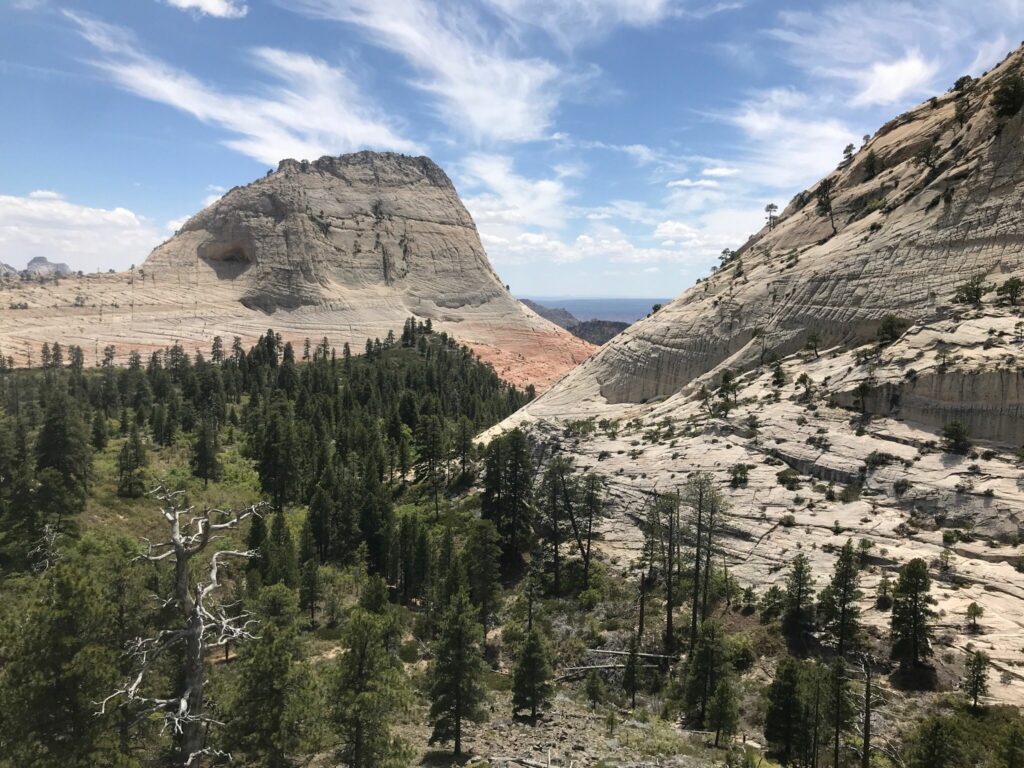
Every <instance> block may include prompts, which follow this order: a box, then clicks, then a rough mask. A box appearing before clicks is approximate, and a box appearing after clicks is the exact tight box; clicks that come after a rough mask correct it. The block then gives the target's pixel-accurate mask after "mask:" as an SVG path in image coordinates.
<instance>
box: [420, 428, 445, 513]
mask: <svg viewBox="0 0 1024 768" xmlns="http://www.w3.org/2000/svg"><path fill="white" fill-rule="evenodd" d="M444 438H445V434H444V422H443V421H442V420H441V419H440V418H438V417H437V416H426V417H424V418H423V419H421V420H420V423H419V427H418V430H417V434H416V447H417V449H418V452H419V460H420V464H421V466H422V472H423V477H424V480H425V481H426V483H427V486H428V487H429V488H430V492H431V497H432V498H433V500H434V517H435V518H437V517H438V516H439V515H440V513H441V491H442V490H443V488H444V459H445V439H444Z"/></svg>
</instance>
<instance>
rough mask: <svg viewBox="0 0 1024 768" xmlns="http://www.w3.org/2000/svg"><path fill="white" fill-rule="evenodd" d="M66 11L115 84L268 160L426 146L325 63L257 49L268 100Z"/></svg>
mask: <svg viewBox="0 0 1024 768" xmlns="http://www.w3.org/2000/svg"><path fill="white" fill-rule="evenodd" d="M64 14H65V16H66V17H67V18H68V19H70V20H71V21H72V22H74V24H75V26H76V27H77V29H78V31H79V33H80V34H81V35H82V37H83V38H84V39H85V40H86V41H88V42H89V43H90V44H91V45H92V46H93V47H94V48H95V49H96V51H97V53H98V54H99V57H98V58H97V59H96V60H95V61H94V62H93V63H94V65H95V66H96V67H97V68H98V69H99V70H100V71H101V72H103V73H105V74H106V75H107V76H108V77H109V78H110V79H111V80H112V81H113V82H114V83H116V84H117V85H118V86H120V87H121V88H123V89H124V90H126V91H129V92H131V93H134V94H136V95H137V96H140V97H142V98H145V99H149V100H151V101H156V102H160V103H163V104H167V105H169V106H171V107H174V108H175V109H179V110H181V111H183V112H186V113H188V114H190V115H192V116H193V117H195V118H196V119H198V120H201V121H202V122H204V123H207V124H210V125H215V126H218V127H220V128H222V129H224V130H225V131H227V132H228V133H229V134H233V138H229V139H226V140H225V141H224V144H225V145H226V146H228V147H230V148H231V149H234V150H236V151H237V152H241V153H242V154H244V155H248V156H249V157H252V158H254V159H256V160H258V161H260V162H262V163H267V164H274V163H276V162H277V161H278V160H281V159H283V158H286V157H294V158H316V157H319V156H321V155H324V154H338V153H341V152H349V151H353V150H356V149H364V148H374V149H393V150H399V151H403V152H416V151H419V149H420V148H419V146H418V145H417V144H416V143H415V142H412V141H410V140H408V139H405V138H404V137H402V136H401V135H400V134H399V133H398V130H397V129H396V128H395V127H394V126H393V125H392V124H391V121H389V120H388V119H387V118H386V117H384V116H383V115H382V114H381V113H380V112H379V111H378V110H377V109H375V108H374V107H372V106H366V105H368V104H372V102H371V101H370V100H369V99H368V98H367V97H366V96H365V95H364V94H362V93H361V92H360V90H359V88H358V87H357V86H356V84H355V83H354V82H352V80H351V79H350V78H349V77H348V75H347V74H346V73H345V72H344V71H342V70H341V69H338V68H337V67H333V66H331V65H329V64H327V63H326V62H324V61H322V60H320V59H317V58H314V57H312V56H308V55H306V54H303V53H293V52H289V51H283V50H280V49H277V48H256V49H253V50H251V51H250V52H249V53H250V58H251V60H252V63H253V65H254V66H255V67H256V68H257V69H259V70H260V71H262V72H263V73H264V74H265V75H266V76H267V78H268V80H269V81H270V83H273V84H268V85H266V86H265V87H264V89H263V90H264V93H263V94H262V95H251V94H235V93H229V92H225V91H222V90H220V89H218V88H216V87H214V86H211V85H208V84H207V83H204V82H202V81H200V80H198V79H197V78H195V77H193V76H192V75H190V74H189V73H187V72H184V71H182V70H180V69H176V68H174V67H172V66H170V65H168V64H166V63H165V62H163V61H161V60H159V59H157V58H154V57H152V56H149V55H148V54H146V53H144V52H143V51H142V50H140V48H139V47H138V44H137V43H136V41H135V39H134V38H133V36H132V35H131V34H130V33H129V32H128V31H127V30H125V29H123V28H121V27H117V26H114V25H111V24H107V23H104V22H101V21H98V20H96V19H93V18H91V17H88V16H83V15H81V14H77V13H73V12H71V11H65V12H64Z"/></svg>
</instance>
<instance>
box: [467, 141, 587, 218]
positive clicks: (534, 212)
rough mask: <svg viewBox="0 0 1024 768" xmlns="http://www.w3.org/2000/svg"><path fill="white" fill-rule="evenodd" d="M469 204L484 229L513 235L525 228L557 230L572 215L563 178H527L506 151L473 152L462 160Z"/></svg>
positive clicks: (568, 194) (568, 195) (474, 216)
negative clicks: (493, 152) (501, 152)
mask: <svg viewBox="0 0 1024 768" xmlns="http://www.w3.org/2000/svg"><path fill="white" fill-rule="evenodd" d="M460 171H461V173H460V175H461V177H462V180H463V181H465V183H466V184H467V186H468V188H469V190H470V192H469V194H467V195H466V196H465V201H466V206H467V207H468V208H469V211H470V213H472V214H473V219H474V220H475V221H476V224H477V226H478V227H479V228H480V230H481V231H483V232H487V233H489V234H492V235H496V236H497V235H500V236H502V237H506V238H507V237H514V236H516V235H518V234H519V233H520V232H521V231H523V230H524V229H526V228H530V229H534V230H536V229H541V230H543V229H546V230H557V229H560V228H561V227H563V226H564V225H565V223H566V220H567V218H568V217H569V209H568V200H569V197H570V193H569V190H568V189H567V188H566V185H565V182H564V181H563V178H564V177H562V178H559V177H556V178H552V179H528V178H526V177H524V176H521V175H519V174H518V173H516V172H515V169H514V163H513V161H512V158H511V157H508V156H507V155H495V154H473V155H470V156H469V157H467V158H465V159H464V160H463V161H462V163H461V164H460Z"/></svg>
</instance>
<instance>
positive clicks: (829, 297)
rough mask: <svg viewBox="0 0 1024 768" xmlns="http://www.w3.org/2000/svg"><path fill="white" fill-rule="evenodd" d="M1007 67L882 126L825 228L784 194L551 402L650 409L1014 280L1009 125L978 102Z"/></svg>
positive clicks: (1014, 168)
mask: <svg viewBox="0 0 1024 768" xmlns="http://www.w3.org/2000/svg"><path fill="white" fill-rule="evenodd" d="M1022 62H1024V52H1022V51H1017V52H1015V53H1014V54H1012V55H1011V56H1010V57H1008V58H1007V59H1006V60H1005V61H1004V62H1003V63H1002V64H1000V65H999V66H998V67H996V68H995V69H994V70H993V71H992V72H990V73H989V74H988V75H986V76H985V77H983V78H980V79H979V80H977V81H974V83H972V84H971V85H970V86H967V87H965V88H963V89H962V90H960V91H953V92H950V93H947V94H944V95H942V96H939V97H937V98H936V99H934V100H932V101H930V102H926V103H924V104H922V105H921V106H919V107H917V108H916V109H913V110H911V111H909V112H907V113H905V114H903V115H900V116H899V117H897V118H896V119H894V120H892V121H891V122H889V123H888V124H886V125H885V126H883V127H882V128H881V130H879V131H878V133H876V134H875V136H873V137H872V138H871V139H870V141H868V142H867V144H865V145H864V146H863V147H862V148H861V149H860V150H858V151H857V152H856V154H855V155H854V156H853V158H852V160H850V161H849V162H845V163H843V164H842V165H841V166H840V167H839V168H838V169H837V170H836V171H835V172H833V173H832V174H830V175H829V176H828V177H827V178H826V179H825V180H824V181H823V182H822V183H825V184H829V185H831V187H832V192H831V195H830V200H831V207H832V217H831V220H830V217H829V215H828V214H827V213H824V212H823V211H822V210H821V208H820V207H819V205H818V204H817V196H818V195H817V193H818V191H819V190H820V189H821V184H818V185H815V186H814V187H812V188H810V189H808V190H806V191H805V192H803V193H801V194H799V195H797V196H796V197H795V198H794V199H793V201H791V202H790V203H789V204H788V205H787V206H785V208H784V210H782V212H781V213H780V215H779V218H778V222H777V224H776V225H775V226H774V228H772V229H770V230H769V229H768V227H767V226H766V227H765V228H764V229H763V230H762V231H761V232H760V233H758V234H757V235H756V236H755V237H753V238H752V239H751V240H750V241H749V242H748V243H746V244H745V245H744V246H743V247H741V248H740V249H739V250H738V252H737V255H736V257H735V258H734V259H733V260H732V261H731V262H730V263H729V264H728V265H727V266H725V267H724V268H722V269H720V270H719V271H718V272H717V273H716V274H714V275H712V276H711V277H709V278H707V279H706V280H704V281H702V282H701V283H699V284H698V285H695V286H694V287H693V288H691V289H689V290H688V291H686V292H685V293H683V294H682V295H681V296H680V297H679V298H677V299H676V300H675V301H673V302H672V303H671V304H669V305H668V306H667V307H665V308H663V309H662V310H661V311H659V312H658V313H657V314H655V315H653V316H651V317H650V318H647V319H645V320H642V321H640V322H638V323H636V324H635V325H633V326H632V327H630V328H629V329H628V330H627V331H625V332H624V333H623V334H621V335H620V336H619V337H618V338H617V339H615V340H614V341H613V342H612V343H611V344H609V345H608V346H607V347H605V348H604V349H603V350H602V351H601V352H600V353H599V354H598V355H596V356H595V357H594V358H593V360H592V361H591V362H590V363H589V364H588V365H587V366H585V367H583V368H581V369H580V370H579V371H577V372H575V373H574V374H573V375H572V376H571V377H569V378H568V379H567V380H566V381H564V382H563V383H562V384H561V385H560V388H576V389H577V390H578V391H579V392H581V393H586V394H587V395H588V396H600V397H601V398H603V399H605V400H607V401H608V402H611V403H641V402H644V401H647V400H651V399H658V398H664V397H667V396H669V395H671V394H673V393H675V392H677V391H679V390H680V389H682V388H684V387H686V386H687V385H690V384H691V383H692V382H694V381H695V380H697V379H699V377H701V376H704V375H705V374H709V373H711V375H712V377H714V376H715V375H716V374H717V372H718V371H720V370H721V368H723V367H732V368H739V369H747V368H749V367H750V366H751V365H753V364H756V363H757V361H758V359H759V358H760V356H761V354H762V351H776V352H778V353H780V354H787V353H790V352H793V351H795V350H797V349H799V348H801V347H802V346H803V345H804V343H805V342H806V341H807V338H808V336H809V335H810V334H811V333H816V334H817V335H818V336H819V337H820V339H821V345H822V346H832V345H836V344H842V345H854V344H857V343H862V342H864V341H865V340H867V339H869V338H871V337H873V336H874V334H875V333H876V331H877V329H878V325H879V322H880V321H881V319H882V317H884V316H885V315H886V314H889V313H894V314H897V315H899V316H901V317H903V318H906V319H908V320H921V319H924V318H927V317H929V316H931V315H933V314H934V313H935V312H936V311H937V310H939V309H940V308H941V307H942V306H943V305H948V304H949V303H950V300H951V297H952V295H953V293H954V291H955V288H956V286H957V285H958V284H959V283H961V282H963V281H964V280H965V279H967V278H968V277H970V276H973V275H976V274H984V275H986V276H987V277H988V279H989V281H996V280H998V281H1001V280H1004V279H1006V277H1007V276H1009V275H1010V274H1013V273H1018V274H1020V273H1021V272H1022V271H1024V220H1022V216H1021V214H1022V210H1024V208H1022V205H1024V117H1022V115H1021V113H1020V112H1019V111H1018V113H1017V114H1016V115H1015V116H1013V117H1000V116H998V115H996V114H995V111H994V110H993V108H992V106H991V103H992V95H993V93H994V91H995V90H996V88H998V87H999V85H1000V84H1001V83H1003V82H1005V80H1006V79H1007V78H1008V77H1011V76H1012V75H1013V74H1014V73H1017V72H1019V71H1020V70H1021V68H1022ZM958 103H959V104H960V105H961V106H960V107H958V106H957V105H958ZM833 221H834V224H835V232H833V228H832V222H833ZM557 396H558V395H557V393H552V395H551V397H555V398H557ZM540 407H543V405H542V404H541V405H540Z"/></svg>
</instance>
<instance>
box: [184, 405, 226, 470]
mask: <svg viewBox="0 0 1024 768" xmlns="http://www.w3.org/2000/svg"><path fill="white" fill-rule="evenodd" d="M218 453H220V431H219V430H218V428H217V420H216V419H214V418H213V417H212V416H207V417H206V418H204V419H202V420H201V421H200V422H199V427H198V428H197V429H196V437H195V440H194V441H193V442H192V459H191V463H192V474H193V475H195V476H196V477H198V478H201V479H202V481H203V487H206V486H208V485H209V484H210V481H211V480H218V479H220V474H221V466H220V459H219V458H218V456H217V454H218Z"/></svg>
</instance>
